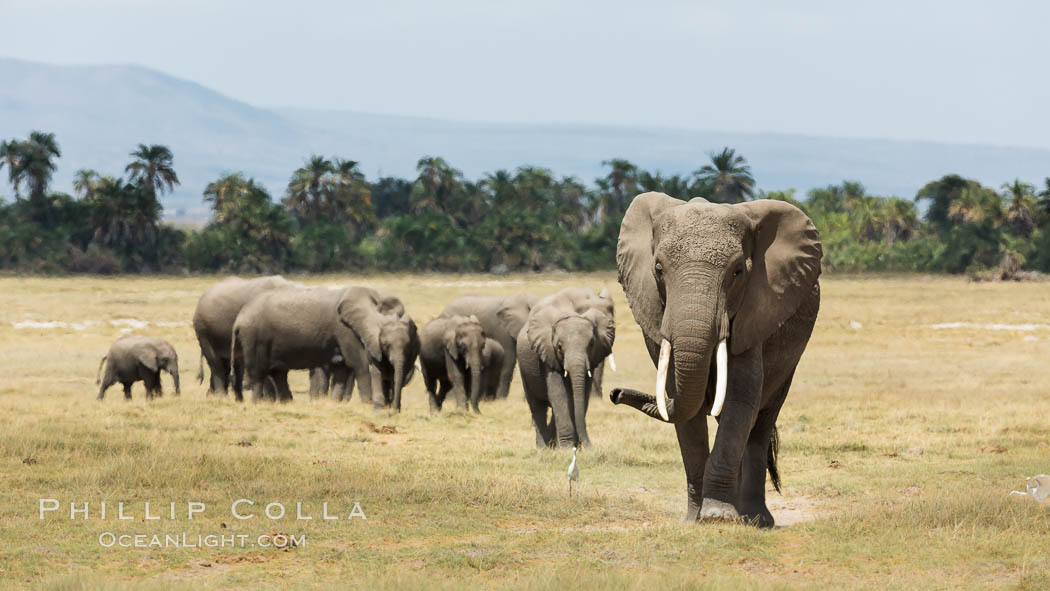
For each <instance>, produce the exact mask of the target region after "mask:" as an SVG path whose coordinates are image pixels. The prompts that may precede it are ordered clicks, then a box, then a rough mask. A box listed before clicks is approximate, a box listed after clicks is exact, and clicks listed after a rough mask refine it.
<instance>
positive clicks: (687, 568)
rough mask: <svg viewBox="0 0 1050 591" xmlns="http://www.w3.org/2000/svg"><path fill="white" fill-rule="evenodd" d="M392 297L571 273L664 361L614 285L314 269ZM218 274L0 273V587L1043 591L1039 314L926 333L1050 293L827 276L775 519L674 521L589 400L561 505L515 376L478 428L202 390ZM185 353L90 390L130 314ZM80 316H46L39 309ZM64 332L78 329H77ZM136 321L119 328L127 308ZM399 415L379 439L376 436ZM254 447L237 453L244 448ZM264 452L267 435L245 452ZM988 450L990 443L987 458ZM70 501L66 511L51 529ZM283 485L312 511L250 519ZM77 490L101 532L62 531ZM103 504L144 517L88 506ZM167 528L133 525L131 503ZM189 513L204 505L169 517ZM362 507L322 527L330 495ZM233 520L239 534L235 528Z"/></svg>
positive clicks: (418, 306) (527, 284) (793, 409)
mask: <svg viewBox="0 0 1050 591" xmlns="http://www.w3.org/2000/svg"><path fill="white" fill-rule="evenodd" d="M297 279H300V280H304V281H305V282H307V283H310V284H316V285H325V284H342V283H362V284H368V285H373V286H377V287H381V288H384V289H388V290H390V291H393V292H395V293H397V294H399V295H401V297H402V299H404V301H405V302H406V305H407V307H408V309H409V311H410V313H411V314H412V315H413V316H414V317H415V318H416V319H417V321H418V322H421V323H422V322H425V321H426V320H428V319H429V318H430V317H432V316H433V315H435V314H436V313H437V312H438V311H439V310H440V309H441V307H443V305H444V304H445V302H447V301H448V300H450V299H452V298H453V297H455V296H457V295H460V294H463V293H470V292H480V293H506V294H509V293H514V292H517V291H529V292H532V293H535V294H537V295H543V294H547V293H551V292H554V291H556V290H558V289H560V288H562V287H565V286H569V285H582V286H593V287H595V288H598V287H602V286H605V287H608V288H609V289H610V292H611V293H613V294H614V296H615V297H616V299H617V324H618V330H617V341H616V347H615V353H616V357H617V362H618V365H619V372H618V373H607V378H606V385H607V388H610V387H612V386H615V385H622V386H629V387H634V388H639V389H643V390H648V389H650V383H651V381H652V379H653V375H654V373H655V372H654V370H653V368H652V366H651V364H650V362H649V360H648V358H647V356H646V355H645V353H644V349H643V347H642V344H641V336H640V333H639V330H638V328H637V325H635V324H634V321H633V319H632V318H631V316H630V311H629V309H628V308H627V305H626V302H625V301H624V299H623V295H622V291H621V290H620V289H619V286H618V285H617V284H616V281H615V276H614V275H613V274H611V273H608V274H593V275H540V276H535V275H528V276H510V277H507V278H502V279H498V280H492V279H491V278H488V277H483V276H442V275H417V276H372V277H364V278H354V277H346V276H325V277H307V278H297ZM212 281H214V278H180V279H154V278H140V279H129V278H115V279H93V278H66V279H43V278H27V279H16V278H5V279H0V425H2V427H0V483H2V484H0V584H3V585H4V586H6V587H15V588H18V587H26V586H30V585H39V586H42V587H44V588H55V589H82V588H119V589H123V588H138V587H140V586H147V587H150V588H154V587H163V588H177V589H182V588H186V589H198V588H202V587H203V588H211V587H216V588H221V587H233V588H237V587H249V588H287V587H293V588H330V587H332V586H333V585H338V586H361V587H369V588H402V587H408V588H428V589H441V588H449V589H458V588H462V587H464V586H466V585H468V584H473V585H476V586H482V587H485V588H497V589H498V588H537V589H545V588H561V587H565V586H568V585H570V584H578V585H581V586H582V587H586V588H634V589H645V590H646V591H654V590H657V589H691V588H696V587H697V586H699V585H705V586H708V587H711V588H733V589H735V588H752V587H759V588H805V589H810V588H835V589H841V588H871V589H885V588H924V589H957V588H974V587H980V588H1003V589H1013V588H1032V589H1038V588H1045V587H1046V586H1047V585H1048V584H1050V556H1048V554H1050V551H1048V550H1047V548H1050V506H1042V505H1038V504H1037V503H1035V502H1031V501H1029V500H1026V499H1020V498H1016V497H1014V498H1008V497H1007V496H1006V495H1007V493H1008V491H1010V490H1012V489H1017V488H1021V486H1022V484H1023V481H1024V477H1025V476H1031V475H1033V474H1037V473H1040V472H1050V447H1048V444H1050V392H1048V388H1047V381H1048V378H1050V367H1048V364H1047V359H1048V357H1050V330H1047V329H1044V328H1039V327H1036V328H1035V329H1034V330H1030V331H1023V330H1018V329H1007V330H987V329H983V328H946V329H941V330H937V329H933V328H930V325H932V324H937V323H947V322H959V321H964V322H971V323H976V324H985V323H1002V324H1009V325H1018V324H1026V323H1034V324H1046V323H1050V287H1047V286H1046V285H1044V284H974V283H968V282H966V281H964V280H959V279H949V278H928V277H901V278H878V279H863V278H856V279H854V278H837V277H826V278H825V279H824V280H823V288H824V289H823V293H824V302H823V308H822V310H821V314H820V318H819V320H818V324H817V328H816V331H815V333H814V336H813V340H812V342H811V343H810V347H809V350H808V351H807V353H806V355H805V356H804V357H803V360H802V364H801V366H800V368H799V371H798V373H797V376H796V379H795V386H794V389H793V391H792V393H791V395H790V397H789V398H788V402H787V404H786V407H785V409H784V412H783V413H782V416H781V420H780V429H781V435H782V442H783V447H782V452H781V465H782V472H783V474H784V480H785V491H784V496H782V497H780V496H777V495H776V494H775V493H774V494H772V495H771V499H772V501H773V506H774V513H775V514H777V515H778V517H779V518H781V521H782V522H792V524H791V525H788V526H787V527H782V528H778V529H776V530H774V531H757V530H754V529H752V528H748V527H744V526H737V525H682V524H680V523H678V518H679V514H680V511H681V510H682V508H683V505H684V490H683V480H684V478H683V472H682V468H681V463H680V459H679V456H678V449H677V444H676V442H675V437H674V432H673V429H672V428H671V427H669V426H666V425H660V424H658V423H656V422H654V421H652V420H649V419H647V418H645V417H643V416H642V415H641V414H639V413H637V412H636V411H633V410H631V409H627V408H624V407H613V406H612V405H611V404H609V403H608V402H607V401H602V402H596V403H595V404H594V405H593V406H592V410H591V415H590V416H589V417H588V421H589V425H590V426H591V434H592V438H593V440H594V443H595V447H594V448H593V449H590V450H586V451H585V452H583V453H582V454H581V460H580V462H581V466H582V469H581V472H582V474H581V495H580V497H579V498H571V499H570V498H569V497H568V494H567V482H566V478H565V468H566V466H567V463H568V455H567V453H566V452H564V451H560V452H556V451H544V452H539V451H536V450H535V449H533V441H534V438H533V435H532V429H531V426H530V423H529V418H528V412H527V410H526V406H525V403H524V402H523V400H522V395H521V390H520V386H519V385H518V382H517V380H515V385H514V387H513V388H512V393H511V397H510V398H509V399H508V400H506V401H501V402H495V403H490V404H487V405H484V406H483V407H482V413H483V414H482V415H481V416H473V415H468V414H463V413H458V412H446V413H444V414H442V415H439V416H431V415H430V414H429V412H428V410H427V405H426V400H425V393H424V392H423V387H422V384H421V383H420V381H419V380H418V379H417V380H416V381H414V382H413V383H412V384H411V385H410V386H409V388H408V391H407V392H406V400H405V412H403V413H402V414H401V415H399V416H394V415H390V414H379V415H375V414H373V413H372V412H371V411H370V410H369V408H368V407H366V406H363V405H362V404H361V403H360V402H359V400H358V398H357V396H356V393H355V397H354V399H353V400H352V401H351V402H350V403H344V404H337V403H333V402H329V401H316V402H311V401H310V400H309V399H308V398H307V396H306V395H305V390H306V380H305V376H304V375H303V372H297V374H296V375H295V379H294V381H293V384H292V386H293V391H294V392H295V394H296V400H295V401H294V402H293V403H291V404H289V405H281V406H274V405H266V404H261V405H252V404H250V403H249V404H246V405H240V404H236V403H234V402H233V400H232V399H231V398H225V399H221V398H207V397H205V394H204V387H203V386H198V385H197V384H196V381H195V379H194V377H195V375H196V372H197V356H198V349H197V346H196V342H195V339H194V337H193V334H192V329H191V327H190V326H189V319H190V317H191V314H192V311H193V307H194V305H195V304H196V300H197V297H198V295H199V294H200V293H201V291H202V290H203V289H204V288H205V287H206V286H207V285H208V284H209V283H210V282H212ZM132 320H135V321H139V320H141V321H148V322H150V323H151V324H150V325H149V326H146V327H144V328H139V329H136V332H137V333H140V334H149V335H155V336H160V337H163V338H166V339H168V340H169V341H171V342H172V343H173V344H174V345H175V347H176V349H178V351H179V353H180V355H181V359H180V361H181V366H182V368H181V369H182V372H181V373H182V382H183V395H182V396H181V398H175V397H173V396H171V393H170V389H171V386H170V382H168V381H167V379H165V381H164V384H165V388H166V390H167V391H168V392H167V394H166V396H165V397H164V398H163V399H161V400H159V401H154V402H152V403H146V401H145V400H144V396H143V390H142V386H141V384H137V385H136V386H135V388H134V396H135V399H134V400H133V401H132V402H130V403H127V402H125V401H124V400H123V398H122V396H121V394H120V391H119V388H113V389H111V390H110V392H109V394H108V396H107V398H106V400H105V401H104V402H102V403H98V402H96V401H95V400H94V395H95V391H96V387H95V386H94V377H95V369H96V367H97V364H98V361H99V359H100V357H101V356H102V355H103V354H104V353H105V351H106V348H107V347H108V345H109V343H110V342H111V341H112V340H113V339H114V338H116V337H117V336H118V335H119V334H120V331H121V330H122V329H123V328H126V324H128V322H127V321H132ZM27 321H28V322H59V323H66V324H65V325H60V326H57V327H53V328H45V327H42V326H41V327H37V328H33V326H36V325H25V324H23V325H21V326H22V327H21V328H19V327H16V324H18V323H24V322H27ZM75 323H80V324H79V325H77V326H73V325H74V324H75ZM122 323H123V324H122ZM368 422H371V423H374V424H375V425H377V426H380V427H382V426H393V427H394V428H395V429H396V433H377V432H374V430H373V429H372V428H370V426H369V425H368V424H367V423H368ZM242 442H245V443H242ZM246 443H250V444H251V445H247V444H246ZM997 446H998V447H997ZM39 498H56V499H60V500H61V501H62V503H63V506H62V507H63V512H66V515H65V517H62V516H59V515H58V513H52V514H50V515H49V517H48V518H47V519H46V520H45V521H40V520H39V519H38V518H37V500H38V499H39ZM239 498H250V499H253V500H254V501H255V502H256V503H257V505H256V506H255V507H254V509H255V510H256V513H261V510H262V506H263V505H265V504H266V503H268V502H270V501H280V502H283V503H284V504H285V505H286V507H288V508H289V511H290V512H291V513H294V507H295V502H296V501H301V502H303V503H304V506H305V507H304V509H305V510H306V511H307V512H308V513H312V514H313V515H314V516H315V519H313V520H311V521H295V520H292V519H285V520H283V521H273V522H271V521H269V520H267V519H266V518H264V517H256V518H255V519H252V520H245V521H239V520H235V519H233V518H232V516H231V515H230V513H229V507H230V504H231V503H232V502H233V501H234V500H236V499H239ZM70 501H78V502H83V501H88V502H90V503H91V504H92V505H91V511H92V513H91V517H92V519H91V520H88V521H83V520H76V521H70V520H69V519H68V518H67V517H68V503H69V502H70ZM100 501H108V502H109V504H110V506H111V509H110V510H111V511H112V506H113V505H115V503H116V502H118V501H124V502H126V503H130V506H131V507H132V508H131V510H130V513H132V514H133V515H135V516H136V519H135V520H132V521H117V520H115V519H112V514H111V518H110V519H109V520H107V521H100V520H98V519H96V516H97V515H96V513H95V511H96V510H97V508H98V503H99V502H100ZM145 501H151V502H152V503H153V504H154V506H157V505H160V506H162V510H161V511H160V512H161V513H162V514H164V515H165V519H162V520H160V521H150V522H146V521H143V520H142V503H143V502H145ZM190 501H197V502H202V503H205V504H206V506H207V511H206V513H205V514H203V515H199V516H197V518H196V519H194V520H192V521H190V520H187V519H185V517H184V516H182V515H180V519H179V520H177V521H174V522H172V521H169V520H168V519H166V516H167V513H166V512H167V507H168V503H170V502H176V503H179V511H180V513H184V512H185V509H186V507H185V504H186V503H187V502H190ZM324 501H327V502H328V503H329V505H330V507H332V509H333V511H334V512H339V513H340V514H342V515H345V514H346V513H348V512H349V511H350V509H351V507H352V505H353V503H354V502H359V503H360V504H361V507H362V509H363V510H364V512H365V513H366V515H367V517H368V519H367V520H366V521H362V520H354V521H323V520H321V519H320V518H319V517H320V512H321V508H320V503H321V502H324ZM224 525H225V527H224ZM106 531H109V532H114V533H116V534H121V533H145V534H164V533H181V532H186V533H187V534H189V535H191V536H195V535H197V534H223V533H225V534H230V533H234V534H248V535H250V536H251V539H252V540H254V538H255V536H256V535H258V534H264V533H267V532H272V531H280V532H286V533H290V534H295V535H305V536H306V538H307V544H306V545H305V546H302V547H298V548H294V549H289V550H274V549H263V548H243V549H241V548H199V549H190V548H178V549H173V548H161V549H158V548H152V549H149V548H146V549H135V548H131V549H119V548H103V547H101V546H100V545H99V543H98V536H99V534H100V533H101V532H106Z"/></svg>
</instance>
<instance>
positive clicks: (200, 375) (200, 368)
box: [197, 349, 204, 384]
mask: <svg viewBox="0 0 1050 591" xmlns="http://www.w3.org/2000/svg"><path fill="white" fill-rule="evenodd" d="M197 383H198V384H203V383H204V349H201V356H200V359H198V360H197Z"/></svg>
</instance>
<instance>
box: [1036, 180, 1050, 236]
mask: <svg viewBox="0 0 1050 591" xmlns="http://www.w3.org/2000/svg"><path fill="white" fill-rule="evenodd" d="M1043 187H1044V188H1043V190H1042V191H1039V195H1038V196H1039V200H1038V203H1039V217H1040V218H1041V219H1040V220H1039V221H1040V225H1042V224H1043V223H1045V222H1046V220H1050V177H1046V178H1044V179H1043Z"/></svg>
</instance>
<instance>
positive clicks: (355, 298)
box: [338, 287, 383, 359]
mask: <svg viewBox="0 0 1050 591" xmlns="http://www.w3.org/2000/svg"><path fill="white" fill-rule="evenodd" d="M377 308H378V301H377V298H376V293H375V292H373V291H372V290H370V289H366V288H362V287H351V288H350V289H347V290H346V292H344V293H343V297H341V298H340V299H339V306H338V312H339V319H340V320H342V322H343V324H345V325H347V326H349V327H350V328H351V329H352V330H353V331H354V334H356V335H357V338H359V339H361V342H362V343H363V344H364V346H365V349H366V350H367V351H368V355H369V356H370V357H371V358H372V359H382V358H383V348H382V347H381V346H380V343H379V327H380V325H381V324H382V319H383V315H382V314H380V313H379V310H378V309H377Z"/></svg>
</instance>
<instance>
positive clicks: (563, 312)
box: [517, 288, 616, 448]
mask: <svg viewBox="0 0 1050 591" xmlns="http://www.w3.org/2000/svg"><path fill="white" fill-rule="evenodd" d="M615 336H616V330H615V326H614V321H613V317H612V300H611V299H610V298H609V295H608V292H607V291H606V290H604V289H603V290H602V292H601V293H600V294H597V293H595V292H594V291H593V290H590V289H573V288H570V289H563V290H561V291H559V292H558V293H556V294H554V295H550V296H547V297H545V298H543V299H541V300H539V301H538V302H537V303H536V305H535V306H533V308H532V311H531V312H530V313H529V319H528V322H526V323H525V326H524V327H523V328H522V329H521V332H520V333H519V335H518V339H517V347H518V369H519V371H520V372H521V381H522V385H523V386H524V389H525V400H526V402H528V405H529V411H530V412H531V413H532V422H533V426H534V427H535V428H536V447H539V448H543V447H550V446H557V447H576V446H580V445H582V446H590V444H591V441H590V437H589V436H588V435H587V407H588V402H589V399H590V389H591V386H592V381H593V372H594V370H595V369H596V368H598V367H599V366H601V364H602V363H603V362H604V360H605V358H606V357H607V356H608V355H609V353H610V352H612V346H613V340H614V339H615ZM547 409H550V410H551V417H550V421H549V422H548V420H547Z"/></svg>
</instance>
